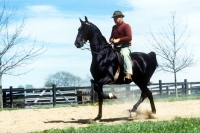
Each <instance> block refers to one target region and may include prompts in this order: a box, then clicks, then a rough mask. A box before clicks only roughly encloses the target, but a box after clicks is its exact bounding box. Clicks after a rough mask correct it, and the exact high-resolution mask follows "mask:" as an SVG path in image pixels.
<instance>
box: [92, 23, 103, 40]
mask: <svg viewBox="0 0 200 133" xmlns="http://www.w3.org/2000/svg"><path fill="white" fill-rule="evenodd" d="M90 26H92V27H93V29H94V30H95V33H97V32H98V33H99V35H100V36H101V37H102V39H103V41H105V42H107V40H106V38H105V37H104V36H103V35H102V33H101V31H100V29H99V28H98V27H97V26H96V25H94V24H93V23H91V22H90Z"/></svg>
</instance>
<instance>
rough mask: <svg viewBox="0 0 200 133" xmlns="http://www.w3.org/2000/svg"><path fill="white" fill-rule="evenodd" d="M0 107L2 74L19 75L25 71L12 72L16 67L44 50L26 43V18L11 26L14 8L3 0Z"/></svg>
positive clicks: (1, 4)
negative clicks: (10, 8) (9, 6)
mask: <svg viewBox="0 0 200 133" xmlns="http://www.w3.org/2000/svg"><path fill="white" fill-rule="evenodd" d="M0 6H1V9H0V108H3V101H2V76H3V75H5V74H9V75H21V74H24V73H27V72H28V71H27V72H19V71H18V72H14V70H15V69H17V68H20V67H21V68H22V67H24V66H26V65H28V64H30V63H32V61H33V59H35V57H38V56H39V55H41V54H42V53H44V52H45V50H44V46H39V47H36V44H35V41H34V42H33V43H30V42H29V43H26V41H27V40H28V36H26V37H23V36H22V31H23V28H24V26H25V22H26V19H25V17H23V18H22V21H21V23H20V24H19V25H18V26H17V24H16V27H15V28H13V27H12V28H11V27H10V26H11V25H12V23H13V22H15V21H14V20H15V16H16V12H17V11H16V9H12V10H9V9H7V7H8V5H7V3H6V2H5V0H2V1H1V2H0Z"/></svg>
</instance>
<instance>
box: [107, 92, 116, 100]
mask: <svg viewBox="0 0 200 133" xmlns="http://www.w3.org/2000/svg"><path fill="white" fill-rule="evenodd" d="M108 96H109V98H110V99H117V97H116V96H115V94H113V93H109V94H108Z"/></svg>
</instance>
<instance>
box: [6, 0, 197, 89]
mask: <svg viewBox="0 0 200 133" xmlns="http://www.w3.org/2000/svg"><path fill="white" fill-rule="evenodd" d="M8 6H9V8H13V7H16V8H17V15H16V18H15V19H14V21H13V22H12V24H11V25H10V27H11V28H12V27H14V26H15V25H16V24H18V23H20V20H21V19H23V16H24V15H25V14H26V17H27V21H26V25H25V27H24V31H23V33H22V36H26V35H29V41H30V42H31V41H33V40H34V39H36V40H37V44H41V43H44V44H46V45H48V51H47V52H45V53H44V54H43V55H41V56H40V57H38V58H37V59H36V60H35V61H34V62H33V63H32V64H30V65H28V66H26V67H24V68H23V70H31V69H32V71H30V72H29V73H27V74H25V75H21V76H11V75H4V76H3V88H7V87H9V86H13V87H18V86H19V85H26V84H32V85H33V86H34V87H43V86H44V82H45V79H46V77H47V76H48V75H49V74H54V73H56V72H57V71H67V72H70V73H73V74H74V75H77V76H80V77H82V78H86V77H87V75H88V74H90V71H89V68H90V63H91V54H90V52H89V51H87V50H81V49H77V48H76V47H75V46H74V41H75V38H76V35H77V29H78V27H79V26H80V21H79V18H82V19H84V16H87V17H88V19H89V21H91V22H92V23H94V24H95V25H96V26H98V27H99V29H100V30H101V32H102V34H103V35H104V36H105V37H106V38H107V40H108V38H109V36H110V32H111V28H112V26H113V24H114V22H113V20H112V18H111V16H112V14H113V12H114V11H115V10H121V11H122V12H123V14H124V15H125V17H124V21H125V22H127V23H129V24H130V25H131V27H132V32H133V40H132V51H140V52H147V53H148V52H150V50H149V49H148V48H147V45H148V43H147V41H146V37H148V32H149V27H150V28H151V30H152V31H153V32H154V33H155V35H156V34H158V31H159V30H160V29H162V28H163V26H166V25H167V24H168V23H169V20H170V15H171V14H170V12H173V11H175V12H176V16H177V18H180V20H182V23H181V24H182V25H183V26H184V24H186V23H187V24H188V30H189V32H191V36H190V38H189V40H188V44H189V45H190V46H191V47H193V48H194V53H195V58H196V59H197V58H199V57H200V53H199V49H200V39H199V33H200V26H199V24H200V17H199V16H200V9H199V7H200V2H199V0H193V1H192V2H191V1H189V0H176V1H174V0H162V1H160V0H134V1H133V0H109V1H107V0H101V1H97V0H84V1H80V0H66V1H63V0H57V1H55V0H48V1H47V0H10V1H9V2H8ZM190 46H189V47H190ZM18 71H22V69H16V70H15V72H18ZM199 74H200V66H199V65H197V66H195V67H191V68H187V69H185V71H183V72H180V73H178V75H177V76H178V77H177V78H178V81H180V82H181V81H183V80H184V79H188V81H199V80H200V79H199ZM159 79H161V80H163V82H173V81H174V78H173V74H169V73H162V72H156V73H155V74H154V75H153V77H152V79H151V81H152V82H158V80H159ZM88 80H89V79H88Z"/></svg>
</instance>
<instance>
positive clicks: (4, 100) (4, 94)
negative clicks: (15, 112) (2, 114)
mask: <svg viewBox="0 0 200 133" xmlns="http://www.w3.org/2000/svg"><path fill="white" fill-rule="evenodd" d="M2 93H3V108H4V107H6V91H2Z"/></svg>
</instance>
